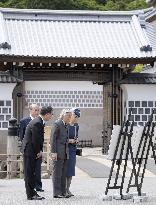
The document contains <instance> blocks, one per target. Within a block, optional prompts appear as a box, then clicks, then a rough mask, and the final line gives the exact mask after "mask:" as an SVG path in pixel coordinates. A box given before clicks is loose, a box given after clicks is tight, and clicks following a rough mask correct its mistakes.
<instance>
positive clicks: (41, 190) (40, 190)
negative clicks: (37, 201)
mask: <svg viewBox="0 0 156 205" xmlns="http://www.w3.org/2000/svg"><path fill="white" fill-rule="evenodd" d="M36 191H39V192H44V190H43V189H42V188H41V189H39V188H38V189H36Z"/></svg>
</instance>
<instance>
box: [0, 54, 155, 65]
mask: <svg viewBox="0 0 156 205" xmlns="http://www.w3.org/2000/svg"><path fill="white" fill-rule="evenodd" d="M0 61H1V62H33V63H59V64H61V63H65V64H66V63H68V64H69V63H70V64H71V63H75V64H78V63H80V64H140V63H142V64H147V63H151V62H154V61H156V57H145V58H72V57H71V58H59V57H57V58H48V57H47V58H43V57H31V56H30V57H29V56H24V57H23V56H4V55H0Z"/></svg>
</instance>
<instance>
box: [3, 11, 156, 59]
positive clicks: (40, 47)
mask: <svg viewBox="0 0 156 205" xmlns="http://www.w3.org/2000/svg"><path fill="white" fill-rule="evenodd" d="M0 33H1V38H0V55H1V56H30V57H43V58H98V59H123V58H124V59H127V58H129V59H135V58H155V57H156V36H155V34H154V30H153V27H152V26H151V25H150V24H149V23H147V22H145V19H144V14H143V13H139V12H138V11H133V12H111V11H109V12H102V11H48V10H16V9H2V8H1V9H0Z"/></svg>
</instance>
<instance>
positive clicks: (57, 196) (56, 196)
mask: <svg viewBox="0 0 156 205" xmlns="http://www.w3.org/2000/svg"><path fill="white" fill-rule="evenodd" d="M53 197H54V198H65V196H63V195H55V196H53Z"/></svg>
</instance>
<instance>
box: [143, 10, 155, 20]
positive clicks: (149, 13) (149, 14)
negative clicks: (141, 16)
mask: <svg viewBox="0 0 156 205" xmlns="http://www.w3.org/2000/svg"><path fill="white" fill-rule="evenodd" d="M153 18H156V9H155V8H153V7H152V8H151V9H149V11H147V12H146V13H145V19H146V21H148V22H151V21H152V19H153Z"/></svg>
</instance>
